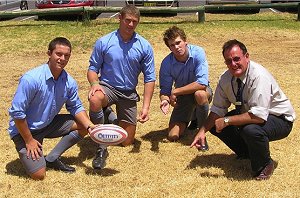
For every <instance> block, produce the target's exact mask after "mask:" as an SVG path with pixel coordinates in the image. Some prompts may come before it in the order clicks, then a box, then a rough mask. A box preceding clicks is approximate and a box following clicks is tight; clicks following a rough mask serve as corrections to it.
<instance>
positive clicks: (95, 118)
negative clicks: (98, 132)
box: [89, 109, 104, 124]
mask: <svg viewBox="0 0 300 198" xmlns="http://www.w3.org/2000/svg"><path fill="white" fill-rule="evenodd" d="M89 115H90V119H91V121H92V123H94V124H103V123H104V114H103V110H102V109H101V110H100V111H98V112H94V111H90V112H89Z"/></svg>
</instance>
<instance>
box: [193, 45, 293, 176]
mask: <svg viewBox="0 0 300 198" xmlns="http://www.w3.org/2000/svg"><path fill="white" fill-rule="evenodd" d="M222 54H223V57H224V60H225V61H224V63H225V64H226V66H227V70H226V71H225V72H224V73H223V74H222V75H221V77H220V79H219V83H218V85H217V88H216V91H215V96H214V100H213V105H212V107H211V109H210V110H211V111H210V114H209V116H208V118H207V120H206V122H205V123H204V126H203V127H201V128H200V129H199V132H198V134H197V135H196V137H195V139H194V141H193V143H192V144H191V146H195V147H197V148H198V147H200V146H201V144H203V143H204V141H205V133H206V132H207V131H210V132H211V133H212V134H213V135H215V136H217V137H218V138H219V139H220V140H221V141H223V142H224V143H225V144H226V145H227V146H228V147H229V148H230V149H231V150H232V151H233V152H235V154H236V155H237V159H250V161H251V167H252V171H253V173H254V178H255V179H256V180H266V179H269V178H270V177H271V175H272V173H273V171H274V169H275V164H274V162H273V160H272V158H271V155H270V149H269V142H270V141H275V140H280V139H282V138H285V137H287V136H288V135H289V134H290V132H291V130H292V127H293V122H294V120H295V118H296V114H295V111H294V109H293V107H292V104H291V102H290V100H289V99H288V98H287V97H286V95H285V94H284V93H283V91H282V90H281V89H280V87H279V85H278V83H277V82H276V80H275V78H274V77H273V76H272V74H271V73H270V72H269V71H267V70H266V68H264V67H263V66H262V65H260V64H258V63H255V62H253V61H251V60H250V55H249V53H248V51H247V48H246V46H245V45H244V44H243V43H241V42H240V41H237V40H229V41H227V42H226V43H225V44H224V45H223V52H222ZM231 104H234V105H235V109H234V110H232V111H230V112H228V108H229V107H230V105H231Z"/></svg>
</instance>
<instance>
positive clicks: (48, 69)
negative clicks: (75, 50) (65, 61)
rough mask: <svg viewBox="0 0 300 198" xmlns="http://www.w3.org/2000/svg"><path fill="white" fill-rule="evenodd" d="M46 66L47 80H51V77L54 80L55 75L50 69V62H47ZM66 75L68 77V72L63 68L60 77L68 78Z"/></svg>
mask: <svg viewBox="0 0 300 198" xmlns="http://www.w3.org/2000/svg"><path fill="white" fill-rule="evenodd" d="M44 68H45V78H46V80H49V79H51V78H52V79H53V80H54V77H53V75H52V73H51V70H50V67H49V64H48V63H46V64H45V65H44ZM66 77H67V73H66V71H65V70H63V71H62V72H61V74H60V75H59V77H58V79H66Z"/></svg>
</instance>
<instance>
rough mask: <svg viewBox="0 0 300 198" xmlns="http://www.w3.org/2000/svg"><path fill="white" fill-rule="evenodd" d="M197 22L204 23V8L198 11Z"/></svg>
mask: <svg viewBox="0 0 300 198" xmlns="http://www.w3.org/2000/svg"><path fill="white" fill-rule="evenodd" d="M198 22H199V23H204V22H205V8H204V6H201V7H200V8H199V10H198Z"/></svg>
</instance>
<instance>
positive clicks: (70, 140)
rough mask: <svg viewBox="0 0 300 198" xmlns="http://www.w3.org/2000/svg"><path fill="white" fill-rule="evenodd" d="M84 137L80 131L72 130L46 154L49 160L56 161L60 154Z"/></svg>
mask: <svg viewBox="0 0 300 198" xmlns="http://www.w3.org/2000/svg"><path fill="white" fill-rule="evenodd" d="M81 139H83V138H82V137H81V136H80V135H79V134H78V131H71V132H70V133H69V134H68V135H65V136H63V137H62V138H61V140H60V141H59V142H58V144H57V145H56V146H55V147H54V148H53V149H52V151H51V152H50V153H49V154H48V155H47V156H46V160H47V161H48V162H53V161H55V160H56V159H57V158H58V157H59V156H61V155H62V154H63V153H64V152H65V151H66V150H67V149H69V148H70V147H71V146H73V145H75V144H76V143H77V142H79V141H80V140H81Z"/></svg>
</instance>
